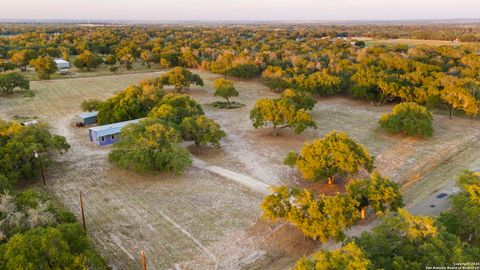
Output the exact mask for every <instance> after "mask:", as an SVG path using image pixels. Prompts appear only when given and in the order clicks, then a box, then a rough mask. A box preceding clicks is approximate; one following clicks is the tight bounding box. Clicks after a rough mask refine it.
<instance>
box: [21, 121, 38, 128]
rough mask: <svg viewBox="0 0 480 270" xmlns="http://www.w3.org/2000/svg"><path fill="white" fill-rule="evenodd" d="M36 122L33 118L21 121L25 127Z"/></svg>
mask: <svg viewBox="0 0 480 270" xmlns="http://www.w3.org/2000/svg"><path fill="white" fill-rule="evenodd" d="M36 124H38V120H35V119H34V120H28V121H24V122H22V126H26V127H28V126H34V125H36Z"/></svg>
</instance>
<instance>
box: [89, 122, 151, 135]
mask: <svg viewBox="0 0 480 270" xmlns="http://www.w3.org/2000/svg"><path fill="white" fill-rule="evenodd" d="M140 120H142V119H135V120H130V121H124V122H118V123H114V124H109V125H104V126H98V127H91V128H89V130H91V131H95V133H96V134H97V136H98V137H101V136H106V135H112V134H117V133H120V130H121V129H122V128H123V127H124V126H126V125H128V124H134V123H138V122H139V121H140Z"/></svg>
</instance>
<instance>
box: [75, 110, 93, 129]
mask: <svg viewBox="0 0 480 270" xmlns="http://www.w3.org/2000/svg"><path fill="white" fill-rule="evenodd" d="M97 115H98V112H96V111H93V112H83V113H79V114H77V115H76V117H75V118H76V119H75V122H76V123H77V126H79V127H82V126H88V125H93V124H96V123H97Z"/></svg>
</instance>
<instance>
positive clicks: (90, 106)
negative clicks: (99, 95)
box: [80, 98, 101, 112]
mask: <svg viewBox="0 0 480 270" xmlns="http://www.w3.org/2000/svg"><path fill="white" fill-rule="evenodd" d="M100 103H101V101H100V100H98V99H96V98H91V99H87V100H84V101H82V103H81V104H80V107H81V108H82V110H84V111H86V112H91V111H96V110H97V108H98V106H99V105H100Z"/></svg>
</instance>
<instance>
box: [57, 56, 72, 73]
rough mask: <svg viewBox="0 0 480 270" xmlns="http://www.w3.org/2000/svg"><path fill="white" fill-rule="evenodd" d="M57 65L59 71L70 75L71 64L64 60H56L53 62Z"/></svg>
mask: <svg viewBox="0 0 480 270" xmlns="http://www.w3.org/2000/svg"><path fill="white" fill-rule="evenodd" d="M53 61H54V62H55V64H56V65H57V69H58V71H59V72H60V73H68V71H69V68H70V62H68V61H66V60H63V59H60V58H58V59H55V60H53Z"/></svg>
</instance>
